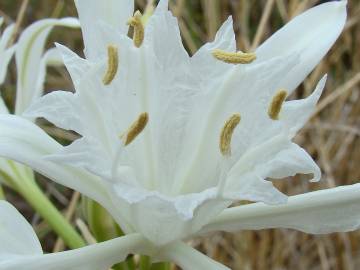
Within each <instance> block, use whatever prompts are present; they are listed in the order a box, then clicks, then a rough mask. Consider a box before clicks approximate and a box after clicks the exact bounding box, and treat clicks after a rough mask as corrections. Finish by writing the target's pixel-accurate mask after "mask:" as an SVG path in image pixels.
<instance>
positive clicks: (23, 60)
mask: <svg viewBox="0 0 360 270" xmlns="http://www.w3.org/2000/svg"><path fill="white" fill-rule="evenodd" d="M57 25H59V26H67V27H78V26H79V23H78V20H77V19H74V18H63V19H44V20H40V21H37V22H35V23H33V24H32V25H30V26H29V27H28V28H26V29H25V31H24V32H23V33H22V34H21V35H20V38H19V41H18V43H17V44H18V45H17V49H16V53H15V58H16V67H17V75H18V79H17V94H16V109H15V112H16V113H17V114H20V113H22V112H23V111H24V110H25V109H26V108H27V106H28V105H29V104H30V103H31V102H32V100H33V98H34V95H37V94H38V93H39V91H41V89H40V90H38V89H36V87H34V86H36V85H39V83H37V80H38V76H39V66H40V63H41V58H42V54H43V49H44V45H45V42H46V39H47V37H48V35H49V33H50V31H51V29H52V27H54V26H57Z"/></svg>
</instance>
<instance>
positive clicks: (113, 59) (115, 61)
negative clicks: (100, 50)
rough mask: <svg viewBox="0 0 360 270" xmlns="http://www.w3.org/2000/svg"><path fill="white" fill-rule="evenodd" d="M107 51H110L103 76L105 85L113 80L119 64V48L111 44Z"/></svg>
mask: <svg viewBox="0 0 360 270" xmlns="http://www.w3.org/2000/svg"><path fill="white" fill-rule="evenodd" d="M107 51H108V64H107V70H106V73H105V75H104V77H103V83H104V84H105V85H108V84H110V83H111V82H112V80H113V79H114V77H115V75H116V72H117V70H118V66H119V54H118V48H117V47H116V46H114V45H109V46H108V48H107Z"/></svg>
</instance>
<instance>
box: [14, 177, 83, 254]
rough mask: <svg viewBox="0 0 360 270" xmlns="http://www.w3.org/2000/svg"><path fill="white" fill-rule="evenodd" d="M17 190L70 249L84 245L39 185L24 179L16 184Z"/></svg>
mask: <svg viewBox="0 0 360 270" xmlns="http://www.w3.org/2000/svg"><path fill="white" fill-rule="evenodd" d="M17 190H18V192H19V193H20V194H21V195H22V196H23V197H24V198H25V200H26V201H27V202H28V203H29V204H30V205H31V206H32V207H33V208H34V210H35V211H36V212H37V213H39V215H40V216H41V217H42V218H43V219H44V220H45V221H46V222H47V223H48V224H49V226H50V227H51V228H52V229H53V230H54V231H55V232H56V233H57V234H58V235H59V236H60V237H61V238H62V239H63V240H64V242H65V244H66V245H67V246H68V247H70V248H71V249H76V248H80V247H83V246H85V245H86V243H85V241H84V240H83V238H82V237H81V236H80V234H79V233H78V232H77V231H76V230H75V229H74V227H73V226H71V225H70V223H69V222H68V221H67V220H66V219H65V217H64V216H63V215H62V214H61V213H60V212H59V211H58V210H57V209H56V208H55V206H54V205H53V204H52V203H51V202H50V200H49V199H48V197H46V196H45V194H44V193H43V192H42V190H41V189H40V188H39V186H38V185H37V184H36V183H35V182H33V181H30V180H29V179H24V180H23V181H22V184H21V186H17Z"/></svg>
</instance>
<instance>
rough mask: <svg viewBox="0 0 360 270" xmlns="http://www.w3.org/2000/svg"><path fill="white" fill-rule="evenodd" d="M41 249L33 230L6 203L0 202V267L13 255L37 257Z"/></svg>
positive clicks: (13, 208)
mask: <svg viewBox="0 0 360 270" xmlns="http://www.w3.org/2000/svg"><path fill="white" fill-rule="evenodd" d="M38 254H42V248H41V245H40V242H39V239H38V238H37V236H36V234H35V232H34V230H33V228H32V227H31V226H30V224H29V223H28V222H27V221H26V220H25V218H24V217H23V216H22V215H21V214H20V213H19V212H18V211H17V210H16V209H15V207H13V206H12V205H11V204H9V203H8V202H6V201H0V265H1V261H2V260H4V259H7V257H9V256H13V255H38Z"/></svg>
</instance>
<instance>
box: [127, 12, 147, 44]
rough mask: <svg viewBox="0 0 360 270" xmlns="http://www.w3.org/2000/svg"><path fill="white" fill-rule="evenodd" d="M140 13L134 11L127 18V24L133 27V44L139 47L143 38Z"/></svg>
mask: <svg viewBox="0 0 360 270" xmlns="http://www.w3.org/2000/svg"><path fill="white" fill-rule="evenodd" d="M141 17H142V14H141V12H140V11H136V12H135V14H134V16H133V17H132V18H130V19H129V20H128V25H130V26H132V27H133V28H134V36H133V41H134V45H135V46H136V47H137V48H139V47H140V46H141V44H142V43H143V40H144V25H143V23H142V20H141Z"/></svg>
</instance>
